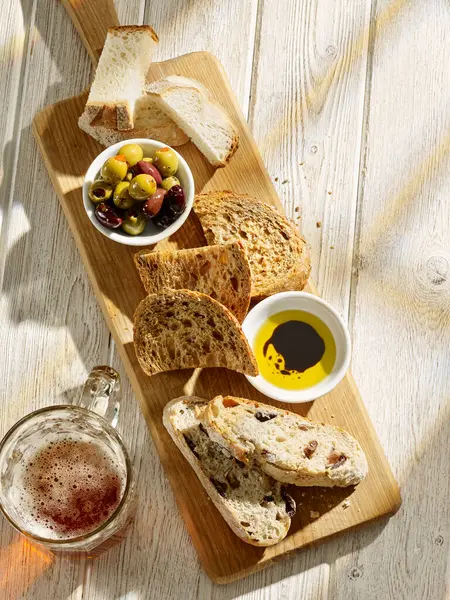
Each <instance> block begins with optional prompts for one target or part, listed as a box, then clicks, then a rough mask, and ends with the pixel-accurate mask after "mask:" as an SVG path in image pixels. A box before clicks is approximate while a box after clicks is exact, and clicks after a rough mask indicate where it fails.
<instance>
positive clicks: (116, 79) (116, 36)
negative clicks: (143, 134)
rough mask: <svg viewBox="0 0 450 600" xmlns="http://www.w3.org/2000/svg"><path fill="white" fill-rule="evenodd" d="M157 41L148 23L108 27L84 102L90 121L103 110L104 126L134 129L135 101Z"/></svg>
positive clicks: (142, 84) (139, 92)
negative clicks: (93, 76)
mask: <svg viewBox="0 0 450 600" xmlns="http://www.w3.org/2000/svg"><path fill="white" fill-rule="evenodd" d="M157 43H158V36H157V35H156V33H155V31H154V30H153V28H152V27H149V26H147V25H142V26H136V25H129V26H124V27H111V28H110V29H108V34H107V36H106V40H105V45H104V46H103V50H102V53H101V56H100V60H99V62H98V66H97V70H96V72H95V78H94V81H93V83H92V86H91V91H90V93H89V97H88V100H87V103H86V108H85V112H86V113H87V115H88V116H87V117H86V119H87V120H88V122H89V123H91V122H92V121H93V120H94V119H95V118H96V117H97V115H98V114H99V113H100V112H102V113H104V115H103V118H104V123H103V126H106V127H108V128H113V129H118V130H119V131H121V130H127V129H133V127H134V118H133V115H134V107H135V103H136V100H137V99H138V98H139V97H140V96H141V95H142V89H143V86H144V83H145V78H146V75H147V72H148V69H149V66H150V63H151V62H152V57H153V53H154V50H155V48H156V45H157Z"/></svg>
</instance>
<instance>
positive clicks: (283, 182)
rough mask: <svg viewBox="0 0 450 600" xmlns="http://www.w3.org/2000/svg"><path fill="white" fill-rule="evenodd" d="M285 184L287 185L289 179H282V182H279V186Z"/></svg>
mask: <svg viewBox="0 0 450 600" xmlns="http://www.w3.org/2000/svg"><path fill="white" fill-rule="evenodd" d="M285 183H289V179H283V181H282V182H281V185H284V184H285Z"/></svg>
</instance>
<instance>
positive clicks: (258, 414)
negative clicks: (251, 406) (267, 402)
mask: <svg viewBox="0 0 450 600" xmlns="http://www.w3.org/2000/svg"><path fill="white" fill-rule="evenodd" d="M276 416H277V415H270V414H269V415H267V414H263V413H262V412H259V411H258V412H256V413H255V419H258V421H260V422H261V423H265V422H266V421H270V420H271V419H275V417H276Z"/></svg>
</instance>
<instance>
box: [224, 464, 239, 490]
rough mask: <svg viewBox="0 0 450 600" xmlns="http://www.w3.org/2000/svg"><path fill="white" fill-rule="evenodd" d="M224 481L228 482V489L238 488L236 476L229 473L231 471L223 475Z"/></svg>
mask: <svg viewBox="0 0 450 600" xmlns="http://www.w3.org/2000/svg"><path fill="white" fill-rule="evenodd" d="M225 478H226V480H227V481H228V483H229V484H230V487H231V489H232V490H235V489H237V488H238V487H239V485H240V484H239V479H238V478H237V477H236V475H235V474H234V473H233V472H232V471H231V469H230V470H229V471H228V473H227V474H226V475H225Z"/></svg>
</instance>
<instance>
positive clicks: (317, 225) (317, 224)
mask: <svg viewBox="0 0 450 600" xmlns="http://www.w3.org/2000/svg"><path fill="white" fill-rule="evenodd" d="M316 227H317V229H319V227H322V221H316Z"/></svg>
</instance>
